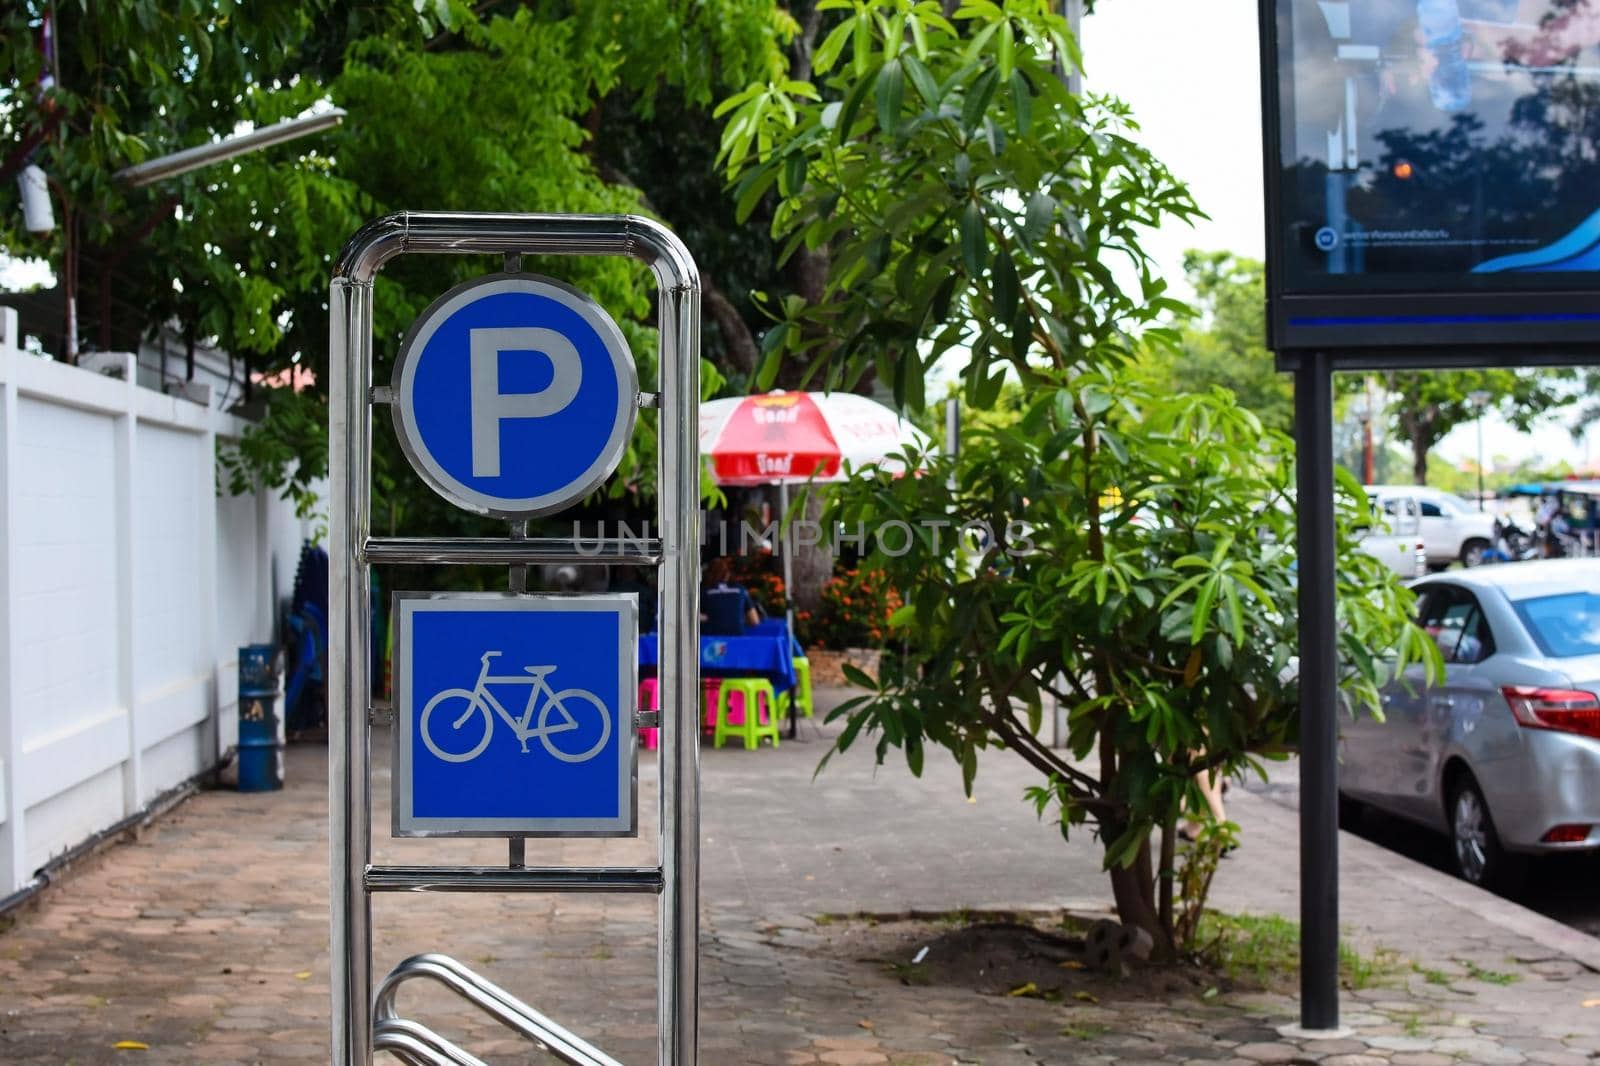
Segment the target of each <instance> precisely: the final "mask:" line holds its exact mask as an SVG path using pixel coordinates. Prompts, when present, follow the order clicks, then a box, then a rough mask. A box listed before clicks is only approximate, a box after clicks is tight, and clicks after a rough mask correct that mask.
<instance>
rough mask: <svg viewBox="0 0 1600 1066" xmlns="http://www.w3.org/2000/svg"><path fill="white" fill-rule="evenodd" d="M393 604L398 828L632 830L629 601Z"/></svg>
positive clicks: (413, 599)
mask: <svg viewBox="0 0 1600 1066" xmlns="http://www.w3.org/2000/svg"><path fill="white" fill-rule="evenodd" d="M394 601H395V615H394V617H395V625H396V630H395V642H394V666H393V669H394V677H393V686H392V690H393V693H394V708H395V720H394V721H395V763H394V788H393V794H394V835H395V836H400V837H433V836H473V837H499V836H634V835H636V834H637V832H638V788H637V785H638V773H637V759H638V743H637V737H638V734H637V732H636V731H635V729H634V725H633V716H634V703H635V702H636V700H637V698H638V691H639V685H638V673H639V669H638V662H639V658H638V637H639V617H638V615H639V609H638V600H637V597H636V596H634V595H633V594H631V593H627V594H623V593H614V594H607V595H594V596H538V595H521V596H519V595H501V594H498V593H413V592H402V593H397V594H396V595H395V597H394Z"/></svg>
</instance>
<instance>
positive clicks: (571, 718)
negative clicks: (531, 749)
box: [535, 688, 611, 763]
mask: <svg viewBox="0 0 1600 1066" xmlns="http://www.w3.org/2000/svg"><path fill="white" fill-rule="evenodd" d="M597 716H598V718H599V723H598V726H599V739H598V740H595V741H594V742H593V743H592V744H591V745H590V746H589V747H587V748H584V749H583V750H581V751H565V750H563V749H562V748H561V747H558V746H557V740H558V739H559V740H563V741H567V743H569V744H571V745H572V746H579V745H582V744H583V742H584V741H585V740H586V739H587V738H588V737H590V736H593V735H594V733H595V725H596V723H595V718H596V717H597ZM552 718H553V719H554V721H552ZM535 732H536V733H538V735H539V743H540V744H543V745H544V750H545V751H548V752H549V753H550V754H551V755H552V756H554V757H555V758H557V759H560V760H561V761H562V762H570V763H580V762H588V761H589V760H590V759H592V758H594V757H595V756H596V755H597V754H599V752H600V749H601V748H604V747H605V746H606V741H608V740H610V739H611V715H610V714H609V713H608V712H607V711H606V705H605V704H604V703H603V702H601V700H600V697H599V696H596V695H595V694H594V693H593V692H589V691H588V690H586V689H581V688H569V689H563V690H561V691H560V692H556V693H552V694H551V696H550V698H549V699H548V700H546V701H545V704H544V708H543V709H542V710H540V712H539V725H538V728H537V729H536V730H535ZM569 736H570V740H569V739H568V738H569Z"/></svg>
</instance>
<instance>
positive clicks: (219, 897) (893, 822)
mask: <svg viewBox="0 0 1600 1066" xmlns="http://www.w3.org/2000/svg"><path fill="white" fill-rule="evenodd" d="M383 739H384V738H382V737H381V736H380V737H378V738H375V742H374V747H375V749H377V750H378V753H379V755H380V757H379V758H378V759H377V760H376V761H377V762H378V763H379V766H380V772H379V776H378V778H377V779H376V780H375V782H374V800H375V804H374V809H375V810H376V811H379V812H384V811H387V809H388V806H387V780H386V779H385V778H384V777H383V773H384V772H385V771H384V770H383V769H382V767H385V766H386V765H387V758H385V757H382V755H381V753H382V751H383V750H384V748H385V747H386V745H385V744H384V743H383ZM825 750H826V742H825V740H824V739H822V737H821V735H820V734H819V732H818V730H817V729H816V728H815V727H813V726H810V725H809V723H808V724H807V725H806V726H805V727H804V728H803V731H802V736H801V739H800V740H799V741H798V742H790V741H785V742H784V743H783V745H782V746H781V748H779V749H778V750H777V751H772V750H769V749H763V750H761V751H758V752H745V751H742V750H736V749H731V748H730V749H724V750H721V751H715V750H712V749H710V748H709V747H708V748H707V749H706V750H705V751H704V758H703V764H704V781H705V793H706V798H705V812H704V832H703V837H704V867H705V879H704V891H703V901H704V928H703V933H702V937H703V952H702V986H703V987H702V1013H701V1042H700V1043H701V1049H702V1050H701V1061H702V1062H705V1063H707V1064H709V1066H723V1064H739V1063H753V1064H769V1063H770V1064H773V1066H788V1064H802V1063H817V1064H835V1066H851V1064H872V1063H884V1064H898V1066H953V1064H957V1063H983V1064H986V1066H1008V1064H1013V1063H1015V1064H1025V1063H1026V1064H1036V1063H1083V1064H1088V1066H1094V1064H1101V1063H1118V1064H1127V1066H1132V1064H1137V1063H1162V1064H1174V1063H1205V1064H1216V1063H1223V1064H1234V1066H1239V1064H1246V1063H1272V1062H1284V1063H1322V1064H1324V1066H1366V1064H1369V1063H1393V1064H1395V1066H1433V1064H1438V1066H1443V1064H1445V1063H1460V1062H1468V1063H1485V1064H1488V1063H1545V1064H1550V1066H1561V1064H1566V1063H1573V1064H1576V1063H1585V1062H1595V1061H1600V977H1597V976H1596V974H1595V973H1594V972H1593V971H1592V970H1590V969H1588V968H1586V967H1585V966H1583V965H1581V964H1580V963H1579V962H1577V961H1575V960H1574V958H1573V957H1572V955H1571V954H1569V953H1568V952H1566V951H1564V950H1560V949H1559V946H1558V947H1552V946H1551V942H1550V938H1548V937H1545V938H1543V939H1541V936H1542V934H1541V933H1540V929H1541V928H1542V927H1526V928H1524V927H1520V926H1517V924H1516V921H1513V920H1511V919H1505V918H1503V915H1502V913H1501V911H1498V910H1496V909H1495V907H1494V906H1493V905H1490V904H1488V903H1484V902H1483V901H1481V900H1478V899H1476V897H1473V896H1471V895H1463V894H1462V893H1461V892H1460V891H1459V890H1458V889H1457V888H1456V887H1454V886H1448V885H1444V884H1442V883H1440V884H1435V883H1434V882H1431V881H1428V880H1427V878H1426V877H1424V876H1423V874H1419V873H1417V871H1416V869H1412V867H1413V866H1414V864H1408V865H1407V866H1405V867H1404V868H1403V869H1402V868H1399V867H1396V866H1395V865H1394V864H1395V863H1406V860H1403V859H1399V858H1397V857H1391V858H1389V859H1386V858H1384V856H1386V855H1388V853H1382V854H1381V855H1374V854H1369V853H1368V852H1366V851H1364V850H1363V849H1361V848H1359V847H1352V846H1347V848H1346V852H1345V859H1346V863H1347V868H1346V874H1345V878H1346V884H1345V895H1344V906H1345V909H1344V912H1343V915H1344V920H1345V922H1346V923H1347V925H1348V926H1349V933H1350V939H1351V940H1352V941H1353V942H1356V943H1358V944H1361V945H1365V946H1369V947H1370V946H1372V945H1380V944H1381V945H1382V946H1385V947H1389V948H1392V949H1395V950H1397V951H1399V952H1401V953H1402V954H1404V955H1405V956H1406V957H1407V958H1408V959H1411V960H1415V962H1416V968H1415V969H1414V970H1408V971H1407V972H1405V973H1404V974H1403V976H1402V978H1400V979H1397V980H1395V981H1394V982H1393V983H1390V984H1387V985H1380V986H1378V987H1374V988H1367V989H1363V990H1361V991H1358V992H1352V993H1349V994H1348V995H1347V998H1346V1002H1345V1014H1344V1018H1345V1021H1346V1022H1347V1023H1348V1024H1349V1025H1350V1026H1351V1027H1352V1030H1353V1031H1352V1032H1351V1033H1350V1034H1349V1035H1348V1036H1347V1037H1345V1038H1342V1039H1338V1040H1306V1039H1298V1038H1288V1037H1284V1036H1282V1035H1281V1034H1280V1027H1281V1026H1284V1025H1286V1024H1288V1023H1292V1022H1293V1021H1295V1020H1296V1016H1297V1008H1296V1005H1295V1003H1294V1002H1293V1001H1292V999H1290V998H1288V997H1285V996H1278V995H1269V994H1261V993H1257V994H1250V995H1245V994H1237V995H1235V994H1223V995H1220V996H1216V997H1214V998H1212V999H1209V1000H1208V999H1203V998H1200V997H1198V996H1192V995H1190V996H1184V997H1180V998H1178V999H1175V1000H1172V1001H1170V1002H1156V1001H1134V1000H1127V999H1123V1000H1118V999H1117V998H1116V997H1114V996H1108V997H1106V998H1105V999H1103V1000H1101V1001H1100V1002H1095V1003H1091V1002H1084V1001H1070V1002H1064V1003H1052V1002H1046V1001H1043V1000H1040V999H1033V998H1021V997H1018V998H1013V997H1008V996H995V995H981V994H979V993H976V992H971V991H966V990H963V989H959V988H951V987H939V986H930V985H917V984H905V983H903V982H902V979H901V977H900V976H898V975H897V973H896V972H895V970H894V968H893V967H892V966H888V965H885V964H884V963H883V962H882V961H881V960H879V961H875V960H871V959H864V958H860V957H856V956H855V955H854V954H852V951H851V950H850V948H849V946H848V944H847V942H846V940H845V936H846V933H847V931H848V930H847V926H848V924H849V923H847V922H846V923H841V922H830V921H827V920H824V921H823V922H818V921H816V920H815V919H816V918H817V917H818V916H820V915H831V914H857V913H862V912H867V913H871V914H877V915H886V916H891V915H901V914H905V915H911V914H918V915H922V916H928V915H935V914H939V913H941V912H949V911H956V910H959V909H978V910H988V909H1019V910H1037V911H1046V910H1060V909H1072V910H1077V911H1097V910H1098V911H1105V910H1106V909H1107V902H1106V901H1107V898H1108V893H1107V890H1106V885H1105V883H1104V878H1103V875H1102V874H1100V873H1099V870H1098V856H1097V855H1096V853H1095V850H1094V847H1093V843H1092V841H1090V840H1089V839H1088V838H1087V837H1085V838H1084V839H1082V840H1080V841H1076V842H1074V843H1073V844H1070V845H1063V844H1062V843H1061V841H1060V837H1059V835H1058V834H1057V833H1056V831H1055V830H1054V828H1052V827H1050V826H1048V825H1040V824H1039V823H1038V822H1037V821H1036V820H1035V819H1034V817H1033V815H1032V813H1031V810H1030V809H1029V808H1028V807H1027V806H1026V805H1025V804H1024V803H1023V802H1022V800H1021V790H1022V787H1023V786H1024V785H1025V784H1026V783H1028V776H1027V772H1026V771H1025V769H1023V768H1022V767H1020V766H1012V765H1011V762H1014V761H1015V760H1010V759H1009V758H1008V757H1007V756H1006V755H1004V754H1003V753H1000V754H996V755H993V756H991V757H990V758H989V759H988V761H987V762H986V763H985V765H984V767H983V769H982V771H981V772H980V776H979V779H978V786H977V795H976V801H975V802H968V801H967V800H966V799H965V797H963V796H962V794H961V790H960V787H959V776H958V772H957V770H956V768H955V766H954V765H953V764H952V765H949V766H946V765H944V764H943V762H942V761H938V760H935V759H932V758H930V760H929V761H930V765H929V767H928V770H927V773H926V776H925V778H924V779H923V780H921V781H919V780H917V779H914V778H912V777H911V775H910V774H909V773H908V772H907V771H906V770H905V769H904V768H903V767H902V766H899V765H891V766H886V767H884V768H882V769H879V770H876V771H875V770H874V768H873V767H872V765H871V759H870V755H868V754H866V753H852V754H851V755H850V756H848V757H844V758H841V759H837V760H835V763H834V764H833V765H830V767H829V768H828V769H827V770H825V771H824V772H823V773H822V774H821V775H820V776H817V777H815V778H814V779H813V776H812V771H813V770H814V769H815V766H816V762H817V760H818V759H819V758H820V757H821V755H822V754H823V752H824V751H825ZM326 765H327V764H326V752H325V750H323V749H322V748H320V747H315V746H296V747H294V748H291V749H290V752H289V759H288V767H289V785H288V787H287V788H286V789H285V790H284V791H283V792H280V793H272V794H254V795H242V794H238V793H234V792H227V791H220V792H208V793H204V794H201V795H199V796H197V797H195V798H193V799H191V800H189V801H188V802H186V803H185V804H183V805H182V806H181V807H180V808H178V809H177V810H176V811H174V812H173V813H172V814H170V815H169V816H167V817H166V818H164V819H162V820H161V821H160V822H159V823H158V824H156V825H155V826H152V827H151V828H149V829H148V830H146V831H145V832H144V833H143V834H142V836H141V837H140V838H139V839H137V840H135V841H133V842H130V843H126V844H122V845H119V846H116V847H113V848H110V849H108V850H106V851H104V852H102V853H101V854H100V855H99V856H98V857H96V858H94V859H92V860H89V861H87V862H85V863H84V864H81V865H80V866H79V867H78V868H76V869H75V870H73V871H72V872H71V873H70V875H69V876H68V877H67V878H65V879H64V880H63V882H62V883H61V884H60V885H58V886H57V887H55V888H53V889H51V890H50V891H49V892H48V893H47V894H46V896H45V898H44V899H43V900H42V901H41V902H40V903H38V904H37V905H32V906H30V907H28V908H25V909H24V910H22V911H21V912H19V913H17V914H15V915H13V916H12V918H11V921H10V924H11V928H9V929H5V930H3V931H0V1062H4V1063H7V1064H15V1066H36V1064H37V1066H45V1064H49V1066H64V1064H97V1063H104V1062H113V1061H117V1062H121V1061H141V1060H142V1061H151V1062H160V1063H163V1064H186V1063H204V1064H209V1066H228V1064H247V1063H260V1064H267V1063H279V1062H301V1063H312V1062H326V1061H327V1041H328V972H329V967H328V961H329V960H328V904H327V900H328V887H327V885H328V869H327V832H326V798H327V792H326V772H327V771H326ZM654 797H655V766H654V761H653V757H646V759H645V760H644V761H643V763H642V765H641V816H642V817H641V821H642V823H643V830H642V832H641V835H640V838H639V839H638V840H635V841H568V842H544V843H536V842H531V841H530V842H529V855H528V860H529V862H530V864H534V863H552V864H554V863H566V864H574V865H577V864H586V863H597V862H607V863H617V862H652V861H654V849H655V829H654V818H653V813H654V802H655V800H654ZM1234 815H1235V817H1236V818H1237V820H1239V821H1240V822H1241V823H1242V824H1243V826H1244V833H1245V836H1244V839H1245V845H1244V847H1243V848H1242V849H1241V850H1240V851H1239V852H1238V853H1237V854H1236V855H1235V856H1234V857H1232V858H1230V859H1229V860H1228V862H1227V863H1226V864H1225V869H1224V874H1223V876H1222V877H1221V878H1219V882H1218V886H1217V890H1216V894H1215V899H1214V902H1215V904H1216V905H1217V906H1219V907H1221V908H1223V909H1229V910H1238V911H1248V910H1256V911H1262V912H1266V911H1277V912H1280V913H1288V914H1290V915H1291V916H1292V915H1293V914H1294V913H1295V907H1294V906H1293V890H1294V882H1293V877H1294V866H1295V864H1294V862H1293V861H1292V856H1293V854H1294V846H1295V845H1294V837H1293V833H1294V826H1293V815H1292V812H1288V811H1285V810H1284V809H1283V808H1281V807H1278V806H1276V805H1274V804H1272V803H1270V802H1268V801H1266V800H1264V799H1261V798H1260V797H1251V796H1241V797H1239V799H1238V801H1237V803H1236V804H1235V811H1234ZM374 838H375V841H376V847H377V852H378V854H377V858H378V860H379V861H383V862H424V863H427V862H431V863H456V862H471V863H498V862H502V861H504V856H505V852H504V844H503V842H495V841H442V842H441V841H396V840H392V839H390V838H389V837H388V835H387V824H386V823H383V822H381V823H380V824H379V825H378V826H377V827H376V829H375V833H374ZM1344 839H1345V841H1346V842H1347V845H1348V842H1349V841H1350V838H1348V837H1346V838H1344ZM1361 843H1362V842H1359V841H1357V842H1356V844H1358V845H1359V844H1361ZM1372 850H1373V851H1376V850H1377V849H1372ZM1352 863H1353V864H1354V865H1353V866H1351V865H1349V864H1352ZM1353 873H1358V874H1359V875H1360V876H1353ZM1424 873H1425V874H1427V875H1429V876H1431V877H1434V878H1439V879H1441V882H1442V881H1448V879H1445V878H1442V875H1438V874H1436V873H1433V872H1432V871H1424ZM1500 906H1502V907H1509V905H1508V904H1501V905H1500ZM373 915H374V923H375V929H376V937H375V940H376V951H375V956H376V958H375V966H376V968H377V969H378V971H379V972H380V973H382V972H384V971H386V970H387V969H388V968H389V967H390V966H392V965H393V964H394V963H395V962H397V961H398V960H399V959H401V958H404V957H405V956H407V955H409V954H412V953H416V952H422V951H443V952H446V953H448V954H451V955H454V956H455V957H456V958H458V959H460V960H461V961H462V962H464V963H465V964H467V965H468V966H471V967H473V968H474V969H477V970H479V971H480V972H482V973H483V974H484V975H485V976H487V977H489V978H490V979H491V980H494V981H495V982H496V983H498V984H501V985H502V986H504V987H506V988H508V989H509V990H511V991H512V992H514V993H516V994H518V995H520V996H522V997H523V998H525V999H527V1000H528V1001H529V1002H530V1003H532V1004H533V1005H534V1006H535V1007H536V1008H538V1009H539V1010H541V1011H543V1012H544V1013H546V1014H548V1015H550V1016H551V1017H553V1018H555V1019H557V1020H558V1021H560V1022H562V1023H563V1024H566V1025H569V1026H570V1027H571V1028H573V1029H574V1030H576V1031H577V1032H579V1033H581V1034H582V1035H584V1036H586V1037H588V1038H590V1039H592V1040H594V1041H595V1042H596V1043H597V1044H599V1045H600V1046H601V1047H603V1048H605V1049H606V1050H607V1051H608V1052H609V1053H611V1054H612V1055H614V1056H616V1057H617V1058H619V1059H620V1060H622V1061H623V1062H626V1063H630V1064H632V1063H652V1062H654V1061H655V1058H654V1006H655V995H656V990H655V955H654V947H655V922H656V913H655V901H653V900H649V899H640V898H636V897H596V896H503V895H454V896H437V895H427V896H412V895H403V896H402V895H384V896H379V897H376V898H375V900H374V905H373ZM1508 922H1509V923H1510V925H1512V926H1513V927H1514V928H1508V927H1507V923H1508ZM1530 930H1531V932H1530ZM1585 1004H1588V1005H1587V1006H1586V1005H1585ZM400 1006H401V1009H402V1011H403V1012H405V1013H407V1014H408V1015H412V1016H415V1017H418V1018H420V1019H422V1020H425V1021H426V1022H428V1023H429V1024H430V1025H433V1026H434V1027H435V1028H437V1029H439V1030H440V1031H442V1032H444V1033H446V1034H448V1035H450V1036H452V1037H453V1038H456V1039H458V1040H459V1041H460V1042H461V1043H463V1044H464V1045H465V1046H467V1047H470V1048H472V1049H473V1050H475V1051H476V1052H477V1053H479V1054H480V1055H482V1056H483V1057H484V1058H486V1059H487V1060H488V1061H490V1062H495V1063H501V1062H534V1061H543V1060H540V1059H539V1058H538V1057H537V1056H536V1055H530V1053H529V1052H528V1050H527V1047H526V1045H524V1044H521V1043H519V1042H518V1041H516V1040H514V1039H509V1038H507V1036H506V1035H505V1034H504V1032H503V1031H499V1030H497V1029H495V1028H494V1027H493V1026H492V1025H491V1024H490V1023H488V1022H487V1021H486V1020H484V1019H482V1018H481V1017H479V1016H476V1015H474V1014H473V1013H472V1012H471V1011H470V1009H469V1008H467V1007H465V1006H464V1005H461V1004H458V1003H454V1002H451V1001H450V1000H448V999H447V998H445V997H444V996H443V995H442V994H441V993H439V992H438V991H437V990H435V989H434V988H432V987H431V986H429V987H423V988H409V989H407V990H406V991H404V992H403V993H402V995H401V1000H400ZM119 1041H135V1042H138V1043H141V1044H145V1045H148V1048H149V1050H147V1051H141V1050H123V1051H119V1050H116V1049H115V1045H116V1044H117V1043H118V1042H119Z"/></svg>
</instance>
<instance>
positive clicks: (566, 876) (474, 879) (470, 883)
mask: <svg viewBox="0 0 1600 1066" xmlns="http://www.w3.org/2000/svg"><path fill="white" fill-rule="evenodd" d="M365 881H366V887H367V891H368V892H633V893H640V894H643V895H659V894H660V893H661V889H662V886H663V884H664V883H665V879H664V878H663V876H662V872H661V868H660V867H659V866H657V867H628V866H617V867H606V866H600V867H566V868H556V869H515V870H514V869H511V868H509V867H505V866H369V867H367V873H366V878H365Z"/></svg>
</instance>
